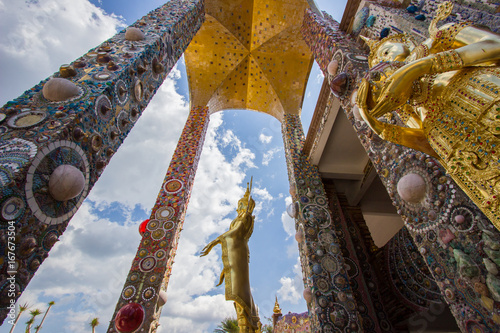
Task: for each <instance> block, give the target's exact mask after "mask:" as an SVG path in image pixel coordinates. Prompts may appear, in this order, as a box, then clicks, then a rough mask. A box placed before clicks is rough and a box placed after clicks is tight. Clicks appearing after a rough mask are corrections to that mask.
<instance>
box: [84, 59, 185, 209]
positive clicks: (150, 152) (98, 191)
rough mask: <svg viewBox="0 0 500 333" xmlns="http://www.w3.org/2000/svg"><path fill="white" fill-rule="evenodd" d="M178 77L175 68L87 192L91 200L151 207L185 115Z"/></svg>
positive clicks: (177, 71)
mask: <svg viewBox="0 0 500 333" xmlns="http://www.w3.org/2000/svg"><path fill="white" fill-rule="evenodd" d="M178 76H180V71H179V70H178V69H177V65H176V66H175V67H174V68H173V69H172V71H171V72H170V74H169V76H168V77H167V79H166V80H165V81H164V82H163V84H162V85H161V87H160V88H159V89H158V92H157V93H156V95H155V96H154V97H153V99H152V100H151V102H150V103H149V105H148V107H147V109H146V110H145V111H144V112H143V114H142V116H141V117H140V118H139V120H138V121H137V122H136V124H135V126H134V128H133V129H132V131H131V132H130V134H129V135H128V137H127V138H126V139H125V141H124V143H123V144H122V146H121V147H120V149H118V151H117V152H116V154H115V155H113V157H112V158H111V161H110V163H109V165H108V166H107V167H106V169H105V170H104V172H103V174H102V175H101V177H100V179H99V183H98V184H99V185H100V186H95V187H94V188H93V189H92V191H91V192H90V195H89V198H91V199H92V200H93V201H96V202H100V203H102V202H105V203H108V204H109V203H110V202H112V201H119V202H122V203H124V204H126V205H127V206H131V207H133V206H134V205H135V204H139V205H141V206H142V207H143V208H145V209H147V208H150V207H152V205H153V203H154V201H155V199H156V196H157V194H158V190H159V186H160V184H161V183H162V182H163V179H164V177H165V173H166V172H167V169H168V165H169V163H170V160H171V158H172V155H173V153H174V150H175V147H176V144H177V141H178V140H179V137H180V135H181V132H182V128H183V127H184V123H185V122H186V119H187V117H188V114H189V106H188V103H187V102H186V101H185V100H184V98H183V97H182V96H181V95H179V94H178V93H177V92H176V91H175V80H174V79H173V77H178ZM146 174H147V176H145V175H146ZM124 185H125V186H124Z"/></svg>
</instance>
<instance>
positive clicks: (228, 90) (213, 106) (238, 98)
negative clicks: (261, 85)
mask: <svg viewBox="0 0 500 333" xmlns="http://www.w3.org/2000/svg"><path fill="white" fill-rule="evenodd" d="M249 67H250V66H249V58H248V57H246V58H245V59H244V60H243V61H241V62H240V63H239V64H238V66H237V67H236V68H235V69H234V70H233V71H232V72H231V74H230V75H229V76H228V77H227V78H226V79H225V80H224V82H222V83H221V84H220V85H219V87H218V89H217V91H216V92H215V93H214V94H213V96H212V98H211V99H210V101H209V103H208V107H209V109H210V112H212V113H213V112H217V111H221V110H226V109H246V100H247V88H248V72H249Z"/></svg>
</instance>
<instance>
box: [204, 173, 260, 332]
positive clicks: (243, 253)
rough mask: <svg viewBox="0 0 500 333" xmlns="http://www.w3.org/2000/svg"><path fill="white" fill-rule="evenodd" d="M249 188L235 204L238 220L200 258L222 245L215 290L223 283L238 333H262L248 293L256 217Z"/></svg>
mask: <svg viewBox="0 0 500 333" xmlns="http://www.w3.org/2000/svg"><path fill="white" fill-rule="evenodd" d="M251 184H252V183H251V182H250V188H249V185H248V184H247V190H246V192H245V195H244V196H243V198H241V199H240V200H239V201H238V208H237V209H236V211H237V213H238V216H236V218H235V219H234V220H233V221H232V222H231V225H230V227H229V230H228V231H226V232H225V233H223V234H222V235H220V236H219V237H217V238H216V239H214V240H213V241H211V242H210V243H209V244H208V245H207V246H205V248H204V249H203V250H202V251H201V256H202V257H203V256H206V255H207V254H208V253H209V252H210V251H211V250H212V248H213V247H214V246H215V245H217V244H221V247H222V263H223V265H224V268H223V270H222V273H221V275H220V280H219V284H218V285H217V286H219V285H221V284H222V282H224V279H225V280H226V300H227V301H234V307H235V309H236V314H237V319H238V326H239V328H240V332H241V333H254V332H257V333H260V332H261V323H260V319H259V313H258V310H257V306H256V305H255V303H254V301H253V297H252V293H251V291H250V276H249V265H248V264H249V261H250V252H249V249H248V240H249V239H250V236H252V233H253V225H254V219H255V216H252V212H253V209H254V208H255V201H254V200H253V199H252V197H251V195H250V191H251V186H252V185H251Z"/></svg>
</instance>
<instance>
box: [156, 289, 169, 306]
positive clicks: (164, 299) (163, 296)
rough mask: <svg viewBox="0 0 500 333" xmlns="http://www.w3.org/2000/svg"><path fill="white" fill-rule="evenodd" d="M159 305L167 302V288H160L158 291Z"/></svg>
mask: <svg viewBox="0 0 500 333" xmlns="http://www.w3.org/2000/svg"><path fill="white" fill-rule="evenodd" d="M158 296H159V297H158V306H164V305H165V303H167V292H166V291H165V290H160V292H159V293H158Z"/></svg>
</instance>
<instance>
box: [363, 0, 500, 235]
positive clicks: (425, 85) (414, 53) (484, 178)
mask: <svg viewBox="0 0 500 333" xmlns="http://www.w3.org/2000/svg"><path fill="white" fill-rule="evenodd" d="M452 8H453V5H452V4H451V3H450V2H444V3H442V4H441V5H440V6H439V9H438V12H437V15H436V17H435V18H434V19H433V21H432V22H431V24H430V26H429V33H430V36H431V37H430V38H428V39H427V40H425V41H424V42H422V43H421V44H419V45H417V43H415V42H413V41H412V39H411V37H410V36H409V35H406V34H399V35H394V36H389V37H386V38H384V39H382V40H381V41H373V40H370V39H368V38H363V39H364V40H365V42H367V43H368V45H369V46H370V51H371V52H370V56H369V59H368V61H369V65H370V72H369V73H368V74H367V75H366V77H365V78H364V79H363V80H362V82H361V85H360V86H359V89H358V92H357V97H356V100H357V104H358V107H359V109H360V114H361V117H362V118H363V119H364V120H365V121H366V123H367V124H368V125H369V126H370V127H371V129H372V130H373V131H374V132H375V133H376V134H378V135H379V136H380V137H381V138H383V139H385V140H388V141H391V142H394V143H397V144H400V145H404V146H407V147H410V148H413V149H417V150H420V151H422V152H424V153H427V154H429V155H431V156H433V157H435V158H437V159H438V160H439V162H440V163H441V164H442V165H443V167H444V168H445V169H446V171H447V172H448V173H449V174H450V175H451V176H452V177H453V179H454V180H455V181H456V182H457V184H458V185H459V186H460V187H461V188H462V189H463V190H464V191H465V192H466V193H467V194H468V195H469V197H470V198H471V199H472V200H473V201H474V202H475V203H476V205H478V207H479V208H480V209H482V210H483V212H484V213H485V214H486V215H487V216H488V217H489V218H490V220H491V221H492V222H493V224H495V226H496V227H497V228H498V229H499V230H500V214H498V210H499V208H500V150H499V148H500V94H499V92H500V69H499V64H500V36H499V35H498V34H495V33H493V32H491V31H487V30H484V29H481V28H477V27H474V26H472V24H471V23H469V22H464V23H455V24H451V23H450V24H445V25H443V26H442V27H440V28H437V23H438V22H439V21H440V20H443V19H445V18H446V17H448V16H449V15H450V13H451V10H452ZM392 111H396V112H397V113H398V114H399V116H400V118H401V120H402V121H403V122H404V123H405V125H404V126H397V125H392V124H388V123H387V122H384V121H381V120H380V119H379V118H380V117H382V116H384V115H387V116H389V117H390V116H391V115H390V114H389V113H391V112H392Z"/></svg>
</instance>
